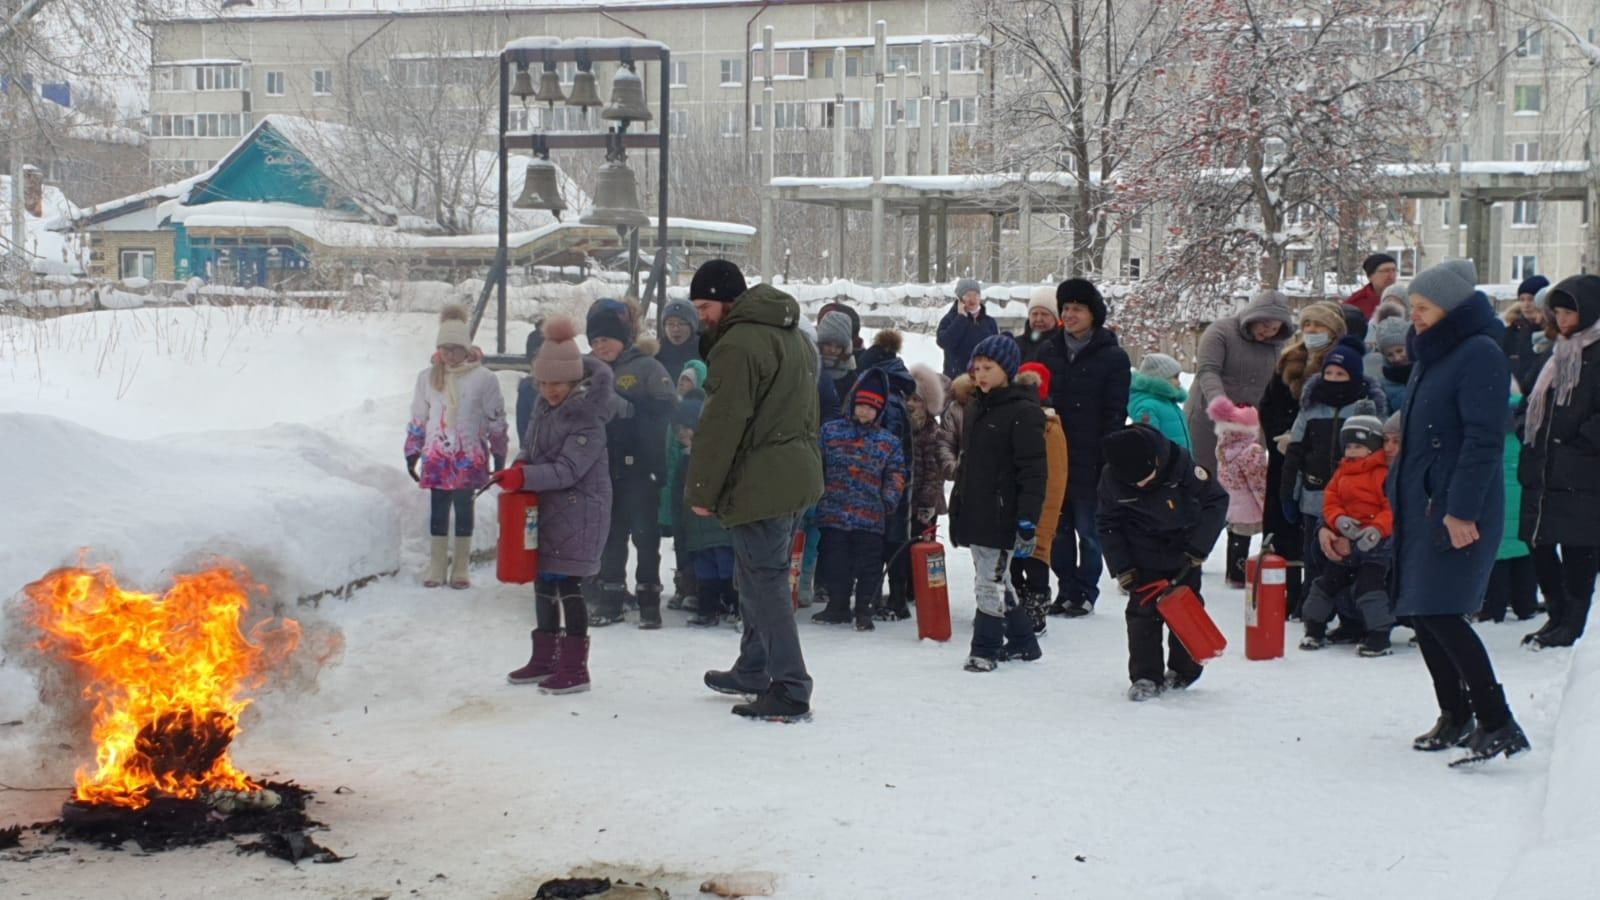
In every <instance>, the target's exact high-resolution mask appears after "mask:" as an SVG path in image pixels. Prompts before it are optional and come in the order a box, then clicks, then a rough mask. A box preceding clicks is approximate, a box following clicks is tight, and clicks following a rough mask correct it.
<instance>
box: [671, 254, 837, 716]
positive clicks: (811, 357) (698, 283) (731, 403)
mask: <svg viewBox="0 0 1600 900" xmlns="http://www.w3.org/2000/svg"><path fill="white" fill-rule="evenodd" d="M689 298H690V299H691V300H693V301H694V306H695V311H696V312H697V313H698V314H699V316H700V322H701V325H702V326H703V327H702V331H701V338H700V354H701V356H702V357H703V358H704V359H705V361H706V366H707V368H708V370H709V371H708V373H707V376H706V385H705V389H706V404H705V409H704V411H703V413H702V414H701V418H700V430H699V431H698V432H696V433H695V438H694V448H693V451H692V452H691V453H690V455H689V468H688V472H687V475H686V476H685V478H684V499H685V501H686V502H687V503H688V504H689V505H690V507H692V508H693V510H694V512H695V514H696V515H702V516H711V515H715V516H717V517H718V518H719V519H721V521H722V524H723V526H724V527H726V528H727V529H728V531H729V532H730V533H731V534H732V536H733V552H734V568H735V581H736V583H737V585H738V589H739V605H740V607H741V612H742V614H743V618H744V637H743V639H742V640H741V641H740V645H739V659H738V661H737V662H735V663H734V665H733V668H732V669H731V670H728V671H717V670H713V671H710V672H707V673H706V676H705V683H706V686H707V687H709V688H711V689H712V690H714V691H718V692H719V693H724V694H746V695H758V696H757V697H756V699H755V700H754V701H753V702H748V703H744V704H741V705H739V706H735V707H734V708H733V712H734V713H735V714H736V715H741V716H747V717H750V718H758V719H766V720H769V721H796V720H800V719H805V718H807V717H809V716H810V714H811V676H810V675H808V674H807V673H806V664H805V658H804V656H803V655H802V654H801V651H800V632H799V630H798V629H797V628H796V627H795V621H794V609H793V607H792V606H791V604H790V593H789V554H790V547H791V545H792V543H793V539H794V533H795V528H796V526H797V525H798V524H799V521H800V515H801V513H803V512H804V511H805V510H807V509H809V508H810V507H811V506H813V505H814V504H815V503H816V502H817V500H818V499H819V498H820V497H821V496H822V450H821V445H820V443H819V438H818V431H819V428H820V414H821V411H820V410H819V409H818V406H817V371H818V366H819V361H818V357H817V350H816V347H815V346H813V345H812V343H811V342H810V341H809V340H808V339H807V338H806V336H805V334H804V333H803V332H802V331H800V329H799V324H800V304H798V303H796V302H795V299H794V298H793V297H790V296H789V295H788V294H785V293H783V292H782V291H780V290H778V289H776V288H774V287H770V286H768V285H758V286H756V287H754V288H749V289H746V287H745V281H744V275H743V273H741V272H740V271H739V269H738V267H737V266H735V265H733V264H732V263H730V262H727V261H726V260H712V261H711V262H708V263H706V264H705V265H703V266H701V267H700V268H699V270H698V271H696V272H695V274H694V279H693V281H692V282H691V283H690V286H689Z"/></svg>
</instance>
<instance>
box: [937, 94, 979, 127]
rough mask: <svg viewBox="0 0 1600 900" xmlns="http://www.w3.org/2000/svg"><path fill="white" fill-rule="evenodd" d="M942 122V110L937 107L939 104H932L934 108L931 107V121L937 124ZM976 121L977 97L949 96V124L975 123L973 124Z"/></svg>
mask: <svg viewBox="0 0 1600 900" xmlns="http://www.w3.org/2000/svg"><path fill="white" fill-rule="evenodd" d="M943 122H944V111H943V110H941V109H939V105H938V104H934V108H933V123H934V124H935V125H939V124H942V123H943ZM977 122H978V98H977V97H951V98H950V124H951V125H958V126H959V125H975V124H977Z"/></svg>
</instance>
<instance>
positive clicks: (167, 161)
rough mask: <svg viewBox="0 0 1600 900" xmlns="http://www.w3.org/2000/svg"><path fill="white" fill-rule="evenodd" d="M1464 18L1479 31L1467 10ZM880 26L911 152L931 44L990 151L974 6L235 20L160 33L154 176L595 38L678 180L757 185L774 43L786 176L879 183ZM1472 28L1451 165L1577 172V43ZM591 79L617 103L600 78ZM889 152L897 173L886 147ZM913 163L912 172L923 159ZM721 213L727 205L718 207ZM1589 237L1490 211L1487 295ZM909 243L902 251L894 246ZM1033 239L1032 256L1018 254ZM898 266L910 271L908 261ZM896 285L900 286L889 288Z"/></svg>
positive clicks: (1036, 271)
mask: <svg viewBox="0 0 1600 900" xmlns="http://www.w3.org/2000/svg"><path fill="white" fill-rule="evenodd" d="M1460 2H1461V3H1462V4H1463V6H1464V7H1472V8H1476V7H1478V6H1484V7H1486V8H1487V6H1488V4H1486V3H1482V2H1480V0H1460ZM1541 8H1544V9H1548V10H1549V11H1550V12H1552V13H1554V14H1555V15H1557V16H1559V17H1561V18H1562V19H1563V20H1564V22H1565V23H1566V24H1567V25H1569V26H1571V28H1572V29H1573V30H1574V31H1575V32H1576V33H1577V34H1586V35H1587V36H1588V37H1590V38H1591V39H1592V38H1594V37H1595V26H1600V7H1596V6H1595V4H1594V3H1593V0H1548V2H1546V3H1543V4H1542V5H1541ZM1466 13H1467V15H1469V16H1470V15H1472V14H1474V9H1467V10H1466ZM880 19H881V20H884V21H886V22H887V23H888V32H889V39H888V44H889V48H888V66H887V67H886V72H885V75H886V76H887V78H886V82H887V90H886V97H887V101H888V106H889V108H890V109H889V112H890V114H891V116H900V115H904V117H905V118H906V120H907V124H908V125H910V126H913V127H911V128H910V129H909V130H910V133H911V141H912V143H913V144H914V143H915V142H916V140H917V132H918V131H919V129H918V128H916V127H914V126H916V125H917V124H919V123H918V122H917V121H916V117H918V116H920V115H921V112H920V110H921V109H922V108H923V107H921V106H920V105H919V104H917V103H910V104H907V105H906V106H904V107H903V113H902V106H901V104H900V102H899V97H900V95H901V82H902V81H904V82H905V87H906V89H905V94H906V95H907V96H908V97H912V98H915V97H919V96H920V95H921V94H922V91H923V88H924V85H925V84H928V85H929V86H930V88H931V87H932V84H931V82H932V80H933V74H934V73H932V72H930V71H928V69H929V67H928V66H927V64H926V63H925V62H924V60H923V59H922V55H921V52H920V45H921V43H922V42H923V41H924V40H930V41H931V42H932V43H933V44H934V45H935V48H936V59H937V60H938V61H939V64H940V65H942V66H944V67H947V68H948V69H949V72H950V74H949V82H950V88H949V96H950V103H949V105H948V107H947V108H948V109H949V116H950V119H951V125H952V127H953V131H954V132H955V137H954V138H953V142H954V143H955V144H956V145H957V146H958V148H959V147H961V146H964V145H966V144H968V143H973V142H977V141H981V140H982V136H983V134H984V127H983V126H984V122H985V119H984V117H985V115H986V114H988V112H989V110H988V108H987V107H988V101H989V98H991V97H992V96H993V91H994V89H995V85H996V78H997V73H996V72H995V69H996V66H995V65H994V64H993V63H994V60H995V59H997V58H999V57H997V56H996V55H994V54H992V53H991V50H992V49H993V48H992V47H991V44H990V41H989V39H988V38H987V37H986V36H985V35H983V34H981V33H974V32H975V31H976V29H975V28H974V26H973V25H972V23H971V22H968V21H966V20H965V19H964V5H963V4H960V3H955V2H949V0H788V2H781V3H780V2H761V0H681V2H670V0H640V2H637V3H630V2H627V0H620V2H616V0H614V2H608V3H605V4H603V5H602V4H598V3H589V2H561V0H531V2H521V3H519V2H513V0H475V2H471V3H459V2H445V0H440V2H438V3H431V4H430V3H419V2H414V0H405V2H400V0H257V2H255V3H253V4H250V5H242V4H241V5H236V6H232V7H231V8H230V9H228V10H226V11H224V12H223V13H222V14H221V15H220V16H219V15H211V16H206V17H198V18H174V19H170V20H167V21H163V22H160V23H157V24H156V26H155V40H154V48H155V49H154V59H153V63H152V77H151V95H150V136H151V141H150V157H151V162H150V165H151V167H152V170H153V172H154V173H155V174H157V175H159V176H162V177H166V176H172V175H177V174H184V173H192V172H197V171H202V170H204V169H205V168H207V167H208V166H209V165H210V164H211V163H213V162H214V161H215V160H217V159H219V158H222V157H223V156H224V155H225V154H226V153H227V151H228V149H229V148H231V147H232V146H233V145H234V144H235V143H236V142H237V141H238V139H239V137H240V136H241V135H243V134H246V133H248V132H249V130H250V129H251V127H252V126H253V125H254V123H255V121H256V120H257V118H258V117H259V116H262V115H265V114H268V113H274V112H282V113H291V114H295V115H302V116H312V117H325V118H341V117H347V116H348V115H349V111H350V109H351V108H352V103H351V100H352V96H353V95H352V93H351V92H358V93H359V92H363V91H369V90H372V89H373V88H374V87H375V86H376V85H378V84H379V83H383V84H388V85H394V84H400V85H403V86H411V87H416V88H427V87H430V86H438V87H439V88H440V89H441V90H452V91H456V92H457V93H458V94H462V95H470V101H471V102H477V103H482V102H484V100H485V98H484V96H483V92H482V91H481V90H479V91H476V92H475V89H474V87H473V86H474V85H481V84H482V83H483V81H482V76H483V74H484V73H486V72H492V71H493V68H492V67H493V65H494V57H495V56H496V54H497V53H498V51H499V49H500V48H501V47H502V46H503V45H504V44H505V42H506V41H508V40H510V39H512V38H516V37H522V36H527V35H550V36H555V37H560V38H571V37H587V36H599V37H636V38H648V39H651V40H659V41H661V42H663V43H665V44H667V45H668V46H669V47H671V48H672V50H673V54H672V61H673V62H672V70H671V72H670V73H668V77H669V78H670V79H671V95H672V110H671V113H670V117H669V121H667V122H665V123H661V124H662V125H664V126H665V127H667V128H669V129H670V130H671V131H672V133H673V134H674V135H677V136H680V143H679V144H675V146H682V147H683V148H684V149H683V150H682V151H677V152H681V154H682V155H680V156H678V157H677V159H678V160H679V163H678V164H677V165H675V166H674V169H675V172H677V171H680V170H682V171H688V170H700V171H701V172H702V174H703V175H704V177H705V178H706V179H708V181H709V183H711V184H716V183H717V180H718V179H726V178H727V173H728V171H729V167H733V166H737V167H739V168H740V169H742V170H743V171H744V172H745V173H746V177H747V178H748V177H751V176H753V173H754V171H755V170H754V169H753V168H752V165H753V161H757V160H759V155H760V154H759V150H760V148H761V147H762V146H763V142H762V140H761V138H762V137H763V136H764V134H763V133H764V132H765V130H766V129H767V127H768V125H769V123H767V122H766V121H765V118H766V113H765V109H764V105H763V102H762V100H763V98H762V95H763V88H764V86H765V83H766V79H765V76H766V72H765V69H764V66H765V59H766V53H765V52H758V51H762V50H764V49H765V48H762V41H763V30H764V29H765V28H766V27H768V26H771V27H772V28H773V29H774V31H775V40H774V47H773V48H772V49H773V51H774V54H773V58H774V62H773V72H772V87H773V91H774V99H775V103H774V106H773V113H772V119H773V121H772V122H771V123H770V124H771V127H773V128H775V129H776V130H777V131H778V132H779V134H778V137H777V143H778V160H777V165H776V174H779V175H810V176H826V175H832V174H834V169H833V153H832V138H831V136H830V129H831V126H832V125H833V122H834V120H835V118H836V117H837V116H841V115H842V116H843V117H844V122H845V124H846V126H847V127H849V128H851V132H852V133H851V135H850V137H849V140H848V157H847V158H848V166H849V169H850V171H849V174H852V175H864V174H869V170H870V166H869V165H868V159H869V157H870V150H869V148H870V146H871V144H870V136H869V134H868V129H867V128H866V127H865V126H866V125H867V124H868V123H869V122H870V121H871V120H872V117H873V109H872V86H873V84H874V82H875V80H876V78H875V73H874V72H873V71H872V69H873V58H874V54H872V53H871V52H870V45H871V44H872V30H873V23H874V22H876V21H877V20H880ZM1478 21H1481V22H1486V23H1490V24H1489V25H1487V26H1486V27H1491V28H1492V29H1495V30H1496V34H1497V36H1498V39H1499V40H1500V42H1501V43H1503V44H1504V45H1505V46H1506V47H1507V52H1508V53H1509V54H1511V56H1512V59H1511V61H1510V64H1509V65H1508V66H1507V67H1506V68H1505V69H1504V70H1503V74H1502V75H1501V76H1500V77H1499V78H1498V79H1497V81H1496V82H1495V83H1494V84H1493V85H1492V90H1491V91H1490V95H1489V98H1488V100H1486V101H1485V103H1484V104H1481V107H1482V108H1481V109H1479V110H1475V111H1474V114H1473V115H1472V116H1470V117H1469V120H1468V124H1469V128H1470V131H1469V132H1468V133H1467V134H1466V135H1463V136H1462V138H1461V141H1460V143H1459V144H1457V143H1455V142H1452V146H1453V147H1454V148H1455V149H1452V150H1450V151H1449V152H1452V153H1460V154H1463V155H1464V157H1465V158H1469V159H1470V160H1472V161H1494V160H1503V161H1506V162H1508V163H1510V162H1514V161H1517V160H1534V159H1536V160H1546V161H1548V160H1581V159H1584V158H1586V154H1587V153H1588V143H1587V138H1588V136H1589V132H1590V128H1589V125H1588V116H1589V115H1590V114H1591V111H1592V110H1593V109H1594V106H1595V104H1594V103H1592V102H1590V100H1591V98H1590V97H1588V96H1587V95H1586V92H1587V91H1592V88H1591V87H1590V85H1591V84H1592V83H1593V81H1594V78H1593V77H1585V76H1584V74H1583V73H1584V72H1585V71H1586V70H1587V69H1586V67H1588V66H1589V65H1590V63H1589V60H1588V59H1587V58H1586V57H1585V56H1584V55H1583V54H1582V53H1581V51H1580V48H1579V47H1578V45H1577V43H1576V42H1575V41H1573V40H1572V39H1571V38H1572V36H1571V35H1568V34H1565V33H1561V30H1560V29H1557V28H1554V27H1550V28H1544V29H1537V28H1532V27H1530V28H1523V29H1520V30H1519V27H1518V26H1517V25H1516V24H1515V23H1512V22H1511V20H1510V19H1509V18H1508V17H1507V16H1505V15H1501V16H1498V17H1487V16H1484V17H1480V19H1479V20H1478ZM840 47H842V48H844V50H845V59H844V63H843V65H844V74H845V92H844V102H843V106H842V107H838V105H837V102H836V100H837V98H836V87H835V79H834V75H835V71H834V69H835V66H836V62H835V54H836V48H840ZM596 68H597V74H598V76H599V77H600V79H601V83H602V84H604V83H606V80H607V79H608V73H607V72H606V71H605V70H604V68H603V67H599V66H597V67H596ZM902 68H903V69H904V72H905V75H904V77H903V78H902V76H901V75H900V72H901V71H902ZM572 74H573V72H572V67H571V66H564V67H563V68H562V70H561V76H562V79H563V81H564V82H566V83H568V84H570V81H571V76H572ZM645 77H646V79H647V85H646V96H648V97H650V98H652V100H653V98H654V97H655V94H656V91H657V90H658V86H652V85H650V83H649V79H651V78H655V77H659V76H657V75H656V74H654V73H651V72H648V71H647V72H645ZM1000 77H1003V75H1001V76H1000ZM488 99H489V100H491V101H492V99H493V98H492V96H491V97H489V98H488ZM932 108H938V107H932ZM577 115H581V112H580V111H579V110H576V109H568V108H565V107H556V108H555V109H553V110H541V109H538V108H534V109H529V110H526V111H523V110H518V111H517V114H516V117H515V118H514V120H513V127H514V128H516V127H519V126H525V125H527V124H529V121H530V119H531V118H536V120H537V121H538V123H539V124H540V125H541V126H542V127H546V128H552V129H554V130H560V129H563V128H569V127H573V125H574V124H575V122H574V119H573V117H574V116H577ZM890 121H893V119H891V120H890ZM486 139H488V136H487V135H486ZM890 148H891V153H893V148H894V140H893V138H892V137H891V139H890ZM910 156H911V158H912V159H915V158H916V153H915V150H912V151H911V153H910ZM957 159H958V161H959V159H960V155H959V153H958V154H957ZM891 169H892V163H891ZM958 170H959V162H958ZM674 177H675V178H678V177H680V176H679V175H677V174H675V175H674ZM682 177H689V176H688V175H684V176H682ZM646 186H647V187H648V184H647V185H646ZM696 194H697V196H700V197H702V198H703V200H702V203H704V204H707V205H711V206H713V208H707V209H704V210H701V209H694V210H685V209H681V208H679V210H680V211H682V212H684V213H685V214H698V215H704V216H707V217H712V218H721V219H742V220H744V221H746V222H749V223H751V224H754V223H755V222H756V218H757V217H756V209H755V204H754V202H753V199H752V198H753V195H750V194H745V195H736V192H734V191H732V190H728V191H723V192H721V194H720V195H719V192H718V191H715V190H709V191H700V192H696ZM719 202H721V203H726V204H728V205H726V206H722V207H716V206H715V204H717V203H719ZM1448 206H1449V203H1448V201H1439V200H1425V201H1415V202H1412V203H1409V204H1406V205H1405V207H1404V209H1405V210H1406V213H1405V217H1404V224H1405V225H1406V226H1407V227H1406V228H1404V229H1402V230H1401V231H1398V232H1397V234H1401V233H1403V234H1404V235H1405V236H1404V237H1397V238H1396V239H1395V240H1396V242H1397V244H1398V246H1396V247H1395V248H1394V249H1398V250H1402V251H1408V253H1409V257H1408V258H1409V262H1408V268H1409V267H1411V266H1415V265H1426V264H1428V263H1429V262H1431V261H1436V260H1438V259H1440V258H1443V257H1444V256H1445V255H1447V254H1448V253H1449V252H1451V250H1452V248H1453V246H1457V245H1459V244H1460V243H1462V242H1461V241H1457V242H1456V244H1452V241H1451V234H1450V231H1449V229H1450V228H1456V229H1458V230H1460V231H1462V232H1463V233H1464V231H1465V229H1464V228H1463V226H1462V225H1461V223H1460V219H1459V216H1457V215H1455V214H1454V213H1452V211H1450V210H1449V209H1448ZM785 215H786V216H790V217H791V218H787V219H783V218H780V220H779V221H780V223H781V224H783V225H784V226H785V227H786V228H789V229H790V230H792V231H802V232H803V231H804V230H805V229H804V228H797V227H795V226H796V225H798V224H799V219H797V218H794V217H797V216H799V215H801V213H796V212H789V213H785ZM1040 219H1042V220H1043V221H1039V222H1038V223H1037V227H1032V228H1025V229H1022V228H1016V227H1015V224H1016V222H1015V216H1011V217H1008V218H1007V219H1005V220H1004V222H1005V228H1004V238H1003V241H1004V245H1005V247H1006V248H1007V249H1006V252H1007V254H1009V255H1010V256H1011V257H1013V258H1016V257H1021V258H1025V259H1027V260H1028V261H1029V262H1028V264H1027V265H1025V266H1015V265H1011V264H1009V263H1008V264H1007V266H1006V267H1005V274H1006V275H1007V276H1008V277H1018V276H1019V275H1027V276H1031V277H1039V276H1041V275H1044V274H1047V273H1048V272H1050V271H1052V269H1054V270H1055V271H1064V270H1065V262H1064V258H1065V248H1064V247H1061V246H1057V245H1058V244H1059V243H1060V241H1059V238H1058V237H1057V235H1059V233H1060V230H1061V229H1060V228H1059V223H1056V222H1055V221H1054V219H1055V216H1053V215H1052V216H1050V217H1048V218H1045V217H1040ZM822 221H825V220H822ZM1586 223H1587V216H1586V214H1585V213H1584V210H1583V205H1582V204H1578V203H1561V204H1554V203H1547V202H1543V201H1542V200H1541V199H1540V197H1539V196H1538V195H1536V194H1534V195H1530V196H1528V197H1527V198H1526V199H1524V200H1519V201H1515V202H1507V203H1501V204H1498V205H1497V206H1496V207H1495V208H1494V210H1493V212H1492V214H1491V231H1492V235H1491V237H1490V245H1491V248H1492V253H1490V254H1488V256H1489V262H1490V265H1489V266H1488V267H1487V269H1488V271H1485V272H1483V273H1482V274H1483V277H1484V279H1485V280H1500V281H1504V280H1512V279H1516V278H1520V277H1521V276H1522V275H1524V274H1526V273H1529V272H1533V271H1547V272H1551V273H1556V274H1559V273H1562V272H1572V271H1577V270H1578V268H1579V266H1580V264H1581V260H1582V254H1583V248H1584V246H1585V243H1586V239H1587V238H1586V235H1587V233H1588V227H1589V226H1588V225H1587V224H1586ZM973 230H974V232H975V233H974V234H973V235H970V236H967V238H966V239H963V238H961V237H952V253H953V254H954V257H955V261H954V262H953V265H955V267H956V269H957V271H980V272H982V271H987V270H988V266H987V265H983V264H982V259H981V258H982V257H983V256H984V255H985V254H986V253H988V252H989V251H988V248H989V246H990V237H989V228H988V227H987V225H985V226H984V227H982V228H981V229H973ZM899 234H900V235H904V234H905V230H904V227H903V226H902V228H901V230H900V232H899ZM1023 234H1026V235H1029V236H1030V240H1031V242H1032V243H1033V246H1031V247H1028V248H1023V247H1021V246H1019V245H1018V242H1019V238H1020V236H1021V235H1023ZM897 240H898V239H897ZM1159 241H1160V234H1159V229H1157V228H1150V229H1147V230H1146V229H1139V228H1133V229H1129V235H1128V237H1127V239H1125V240H1121V241H1118V242H1116V243H1115V244H1114V245H1113V247H1112V248H1111V249H1110V250H1109V251H1108V252H1109V253H1110V254H1111V255H1112V256H1113V257H1114V258H1111V259H1108V260H1107V261H1106V266H1105V268H1106V270H1107V271H1109V272H1120V273H1122V274H1123V275H1124V276H1125V277H1128V278H1131V279H1137V278H1138V277H1139V276H1140V275H1141V274H1142V273H1143V272H1147V271H1149V269H1150V267H1151V263H1152V261H1153V259H1154V257H1156V256H1157V255H1158V254H1159V253H1160V251H1161V248H1160V246H1159ZM779 252H780V253H781V252H782V251H781V250H780V251H779ZM963 254H965V255H963ZM899 256H900V258H901V259H902V260H903V259H904V256H905V254H904V253H903V252H902V253H901V254H899ZM1303 264H1304V262H1303V261H1302V265H1303ZM1291 265H1292V263H1291ZM830 268H831V266H830ZM900 271H902V272H903V271H905V270H904V269H900ZM797 274H798V273H797ZM811 274H822V272H821V271H820V270H819V271H817V272H815V273H811ZM863 274H864V273H863ZM896 274H898V273H897V271H896V267H895V266H890V277H891V278H893V277H895V275H896ZM1291 274H1293V273H1292V272H1291Z"/></svg>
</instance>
